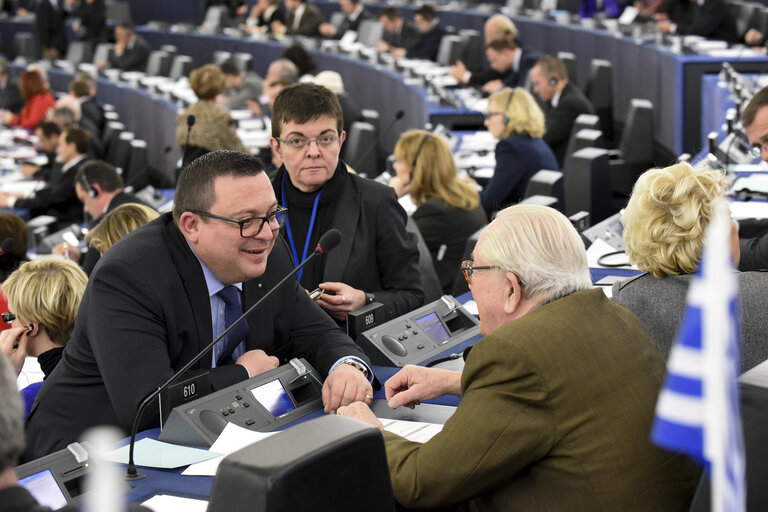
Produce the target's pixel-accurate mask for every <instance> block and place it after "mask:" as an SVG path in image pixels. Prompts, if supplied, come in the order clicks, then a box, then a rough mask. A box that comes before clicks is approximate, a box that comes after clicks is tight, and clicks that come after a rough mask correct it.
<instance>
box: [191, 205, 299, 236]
mask: <svg viewBox="0 0 768 512" xmlns="http://www.w3.org/2000/svg"><path fill="white" fill-rule="evenodd" d="M189 213H194V214H195V215H200V216H201V217H208V218H210V219H218V220H223V221H224V222H231V223H232V224H237V225H238V226H240V236H241V237H243V238H252V237H254V236H256V235H258V234H259V233H261V230H262V229H264V224H267V223H269V229H271V230H272V231H278V230H279V229H280V228H282V227H283V226H284V225H285V218H286V217H287V216H288V208H283V207H282V206H278V207H277V208H276V209H275V210H274V211H273V212H272V213H270V214H269V215H267V216H266V217H248V218H247V219H243V220H236V219H228V218H226V217H220V216H218V215H214V214H212V213H208V212H201V211H199V210H189Z"/></svg>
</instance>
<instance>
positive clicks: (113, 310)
mask: <svg viewBox="0 0 768 512" xmlns="http://www.w3.org/2000/svg"><path fill="white" fill-rule="evenodd" d="M292 268H293V265H292V263H291V261H290V258H289V256H288V251H287V249H286V247H285V244H283V243H282V242H280V240H278V242H277V243H276V244H275V247H274V248H273V250H272V253H271V254H270V256H269V266H268V268H267V271H266V272H265V273H264V274H263V275H262V276H261V277H259V278H256V279H252V280H250V281H247V282H245V283H243V308H244V309H247V308H248V307H250V306H251V305H253V304H254V303H255V302H256V301H257V300H259V299H260V298H261V297H263V296H264V295H265V293H266V292H267V291H269V290H270V289H272V287H273V286H274V285H275V284H277V282H278V281H280V280H281V279H282V278H283V277H284V276H285V275H286V274H287V273H288V272H289V271H290V270H291V269H292ZM248 322H249V324H250V326H251V328H250V330H249V332H248V336H247V339H246V347H247V349H248V350H252V349H262V350H264V351H265V352H267V353H268V354H271V355H275V356H277V357H278V358H279V359H280V360H281V362H286V361H287V360H289V359H290V358H293V357H305V358H306V359H307V361H308V362H309V363H310V364H311V365H312V366H313V367H314V368H315V369H317V371H318V372H320V374H322V375H326V374H327V373H328V371H329V370H330V369H331V366H332V365H333V364H334V363H335V362H336V361H338V360H339V359H340V358H342V357H344V356H347V355H353V356H356V357H360V358H362V359H363V360H365V361H367V358H366V357H365V355H364V354H363V352H362V351H361V350H360V349H359V348H358V347H357V345H355V344H354V343H353V342H352V340H350V339H349V338H348V337H347V336H346V335H345V334H344V333H342V332H341V330H340V329H339V328H338V327H337V326H336V324H334V323H333V321H332V320H331V319H330V318H329V317H328V315H326V314H325V313H324V312H323V311H322V310H321V309H320V308H319V307H318V306H317V305H316V304H314V302H312V300H311V299H310V298H309V296H308V295H307V293H306V292H305V291H304V290H303V289H301V288H300V287H299V286H298V283H297V282H296V281H295V280H293V281H290V282H288V283H286V285H283V286H282V287H281V288H280V289H278V290H277V291H276V292H275V294H274V295H273V296H272V298H271V299H270V300H269V301H268V302H266V303H264V304H263V307H261V309H259V310H257V311H255V312H254V313H253V315H252V316H251V317H250V318H249V320H248ZM212 329H213V328H212V324H211V305H210V300H209V298H208V290H207V287H206V284H205V278H204V277H203V271H202V269H201V267H200V264H199V263H198V260H197V258H196V257H195V254H194V253H193V252H192V250H191V249H190V247H189V244H187V241H186V239H185V238H184V237H183V236H182V234H181V232H180V231H179V229H178V228H177V227H176V225H175V224H174V223H173V219H172V217H171V214H170V213H167V214H165V215H163V216H161V217H160V218H158V219H156V220H154V221H152V222H150V223H149V224H147V225H145V226H143V227H141V228H139V229H138V230H137V231H134V232H133V233H131V234H130V235H128V236H127V237H125V238H123V239H122V240H120V241H119V242H118V243H117V244H115V245H114V246H113V247H112V248H110V250H109V251H108V252H106V253H105V254H104V256H103V257H102V258H101V261H100V262H99V264H98V265H97V266H96V268H95V269H94V271H93V274H91V277H90V280H89V282H88V287H87V288H86V290H85V294H84V296H83V300H82V303H81V305H80V310H79V312H78V315H77V322H76V323H75V329H74V332H73V334H72V338H71V339H70V340H69V343H68V344H67V347H66V349H65V350H64V356H63V357H62V360H61V362H60V363H59V365H58V366H57V367H56V369H55V370H54V371H53V373H52V374H51V376H50V377H49V378H48V379H47V380H46V381H45V384H43V387H42V388H41V389H40V392H39V393H38V395H37V400H36V402H35V404H34V405H33V407H32V411H31V412H30V415H29V417H28V419H27V425H26V432H27V447H28V450H29V451H28V452H27V454H26V459H27V460H29V459H30V458H31V457H39V456H41V455H45V454H46V453H50V452H52V451H55V450H59V449H61V448H63V447H64V446H66V444H67V443H70V442H72V441H75V440H77V439H78V438H79V436H80V434H81V433H82V432H83V430H85V429H86V428H88V427H91V426H94V425H117V426H119V427H121V428H122V429H123V430H124V431H126V432H127V431H128V429H129V428H130V426H131V424H132V422H133V416H134V414H135V413H136V408H137V407H138V405H139V403H140V402H141V400H142V399H143V397H145V396H146V395H147V394H148V393H149V392H151V391H152V390H153V389H156V388H157V386H158V385H160V384H161V383H162V382H164V381H166V380H167V379H168V378H169V377H170V376H171V375H172V374H173V373H174V372H175V371H177V370H178V369H179V368H181V367H182V366H183V365H184V364H185V363H187V362H188V361H189V360H190V359H192V357H193V356H195V355H196V354H197V353H198V352H200V350H202V349H203V347H205V346H206V345H208V344H209V343H210V342H211V340H212V339H213V332H212ZM210 368H211V357H210V356H205V357H203V358H202V360H201V361H200V362H199V363H198V364H197V365H196V366H195V367H193V369H192V370H190V374H195V373H201V372H202V371H204V370H209V369H210ZM210 377H211V383H212V387H213V389H214V390H216V389H221V388H224V387H227V386H230V385H232V384H235V383H237V382H239V381H242V380H244V379H246V378H247V377H248V374H247V371H246V369H245V368H244V367H243V366H240V365H229V366H220V367H217V368H214V369H212V370H210ZM157 425H158V413H157V408H156V407H149V408H148V409H147V410H146V411H145V413H144V416H143V420H142V421H141V423H140V430H143V429H147V428H151V427H156V426H157Z"/></svg>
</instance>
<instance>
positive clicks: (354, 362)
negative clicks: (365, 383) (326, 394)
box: [339, 359, 369, 379]
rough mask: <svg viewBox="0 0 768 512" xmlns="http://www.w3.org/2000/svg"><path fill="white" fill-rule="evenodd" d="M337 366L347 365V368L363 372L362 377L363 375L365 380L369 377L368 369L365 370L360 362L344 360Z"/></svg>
mask: <svg viewBox="0 0 768 512" xmlns="http://www.w3.org/2000/svg"><path fill="white" fill-rule="evenodd" d="M339 364H348V365H349V366H352V367H354V368H357V369H358V370H360V371H361V372H363V375H365V378H366V379H367V378H368V375H369V373H368V368H366V367H365V365H363V364H360V362H358V361H355V360H354V359H345V360H343V361H342V362H340V363H339Z"/></svg>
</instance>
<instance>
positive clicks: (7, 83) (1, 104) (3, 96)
mask: <svg viewBox="0 0 768 512" xmlns="http://www.w3.org/2000/svg"><path fill="white" fill-rule="evenodd" d="M23 106H24V99H23V98H22V97H21V92H19V84H18V82H16V80H14V79H13V74H12V73H11V66H10V64H8V61H7V60H6V59H5V58H4V57H0V110H10V111H11V112H13V113H14V114H18V113H19V111H20V110H21V107H23Z"/></svg>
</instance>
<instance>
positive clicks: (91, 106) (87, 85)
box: [69, 73, 104, 135]
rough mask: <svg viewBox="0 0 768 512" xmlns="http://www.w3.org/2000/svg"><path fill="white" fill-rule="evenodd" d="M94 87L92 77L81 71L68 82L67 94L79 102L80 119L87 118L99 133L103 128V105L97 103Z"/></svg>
mask: <svg viewBox="0 0 768 512" xmlns="http://www.w3.org/2000/svg"><path fill="white" fill-rule="evenodd" d="M86 77H87V78H86ZM95 87H96V85H95V82H94V81H93V78H91V77H90V75H88V74H87V73H83V74H82V75H80V76H78V77H77V78H75V79H74V80H72V81H71V82H70V83H69V94H70V95H72V96H73V97H74V98H75V99H77V101H78V102H80V112H81V118H80V120H81V121H82V119H83V118H86V119H88V120H89V121H90V122H91V123H93V127H94V128H96V129H97V133H98V134H99V135H100V134H101V131H102V130H103V129H104V107H102V106H101V105H99V104H98V103H97V102H96V98H94V94H93V91H94V89H95Z"/></svg>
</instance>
